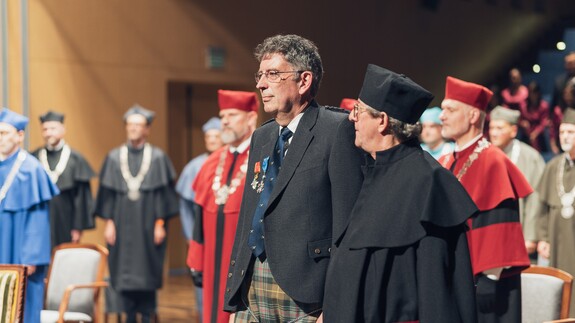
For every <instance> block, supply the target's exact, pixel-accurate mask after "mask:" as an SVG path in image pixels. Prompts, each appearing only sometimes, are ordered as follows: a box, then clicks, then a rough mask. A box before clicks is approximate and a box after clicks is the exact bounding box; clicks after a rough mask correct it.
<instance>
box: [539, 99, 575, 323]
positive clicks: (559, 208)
mask: <svg viewBox="0 0 575 323" xmlns="http://www.w3.org/2000/svg"><path fill="white" fill-rule="evenodd" d="M559 140H560V143H561V149H562V150H563V151H564V153H562V154H560V155H558V156H557V157H555V158H553V159H552V160H551V161H549V163H547V165H546V166H545V171H544V172H543V176H542V177H541V181H540V182H539V185H538V186H537V192H538V193H539V197H540V199H541V203H542V208H541V212H540V218H539V222H538V226H537V229H538V230H537V237H538V238H539V244H538V246H537V249H538V251H539V254H540V255H541V256H542V257H543V258H546V259H549V266H552V267H557V268H559V269H563V270H565V271H566V272H568V273H570V274H572V275H573V274H575V252H574V249H573V246H575V229H574V228H575V220H574V219H573V215H574V213H575V211H574V205H575V167H574V166H575V162H574V160H575V144H574V143H575V110H573V109H567V110H565V114H564V115H563V120H562V121H561V125H560V126H559ZM573 315H575V298H571V309H570V316H573Z"/></svg>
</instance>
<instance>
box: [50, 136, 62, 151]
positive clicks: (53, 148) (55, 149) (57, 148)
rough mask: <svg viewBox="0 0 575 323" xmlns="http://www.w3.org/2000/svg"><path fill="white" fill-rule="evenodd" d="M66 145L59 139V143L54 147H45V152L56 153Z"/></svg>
mask: <svg viewBox="0 0 575 323" xmlns="http://www.w3.org/2000/svg"><path fill="white" fill-rule="evenodd" d="M65 144H66V142H65V141H64V139H61V140H60V142H58V144H57V145H56V146H53V147H52V146H50V145H46V150H48V151H58V150H61V149H62V148H63V147H64V145H65Z"/></svg>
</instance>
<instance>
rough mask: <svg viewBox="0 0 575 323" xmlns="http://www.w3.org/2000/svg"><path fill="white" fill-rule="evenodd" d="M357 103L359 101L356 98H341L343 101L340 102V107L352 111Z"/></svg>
mask: <svg viewBox="0 0 575 323" xmlns="http://www.w3.org/2000/svg"><path fill="white" fill-rule="evenodd" d="M356 103H357V100H356V99H349V98H343V99H342V100H341V103H340V104H339V107H340V108H342V109H346V110H347V111H351V110H353V106H354V105H355V104H356Z"/></svg>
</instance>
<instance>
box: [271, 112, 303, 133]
mask: <svg viewBox="0 0 575 323" xmlns="http://www.w3.org/2000/svg"><path fill="white" fill-rule="evenodd" d="M304 112H305V110H304ZM304 112H300V113H299V114H298V115H297V116H295V118H293V119H292V121H290V123H289V124H288V125H287V127H288V129H289V130H290V131H291V132H292V133H295V131H296V130H297V126H298V125H299V121H300V120H301V117H303V114H304ZM282 128H283V127H280V128H279V129H278V134H281V133H282ZM292 138H293V137H292ZM290 140H291V138H290Z"/></svg>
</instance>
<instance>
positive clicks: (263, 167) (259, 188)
mask: <svg viewBox="0 0 575 323" xmlns="http://www.w3.org/2000/svg"><path fill="white" fill-rule="evenodd" d="M269 160H270V158H269V157H266V158H264V160H263V161H262V165H261V171H262V179H261V180H260V182H259V183H258V185H257V189H256V192H257V193H261V192H263V190H264V183H265V181H266V171H267V170H268V162H269Z"/></svg>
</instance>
